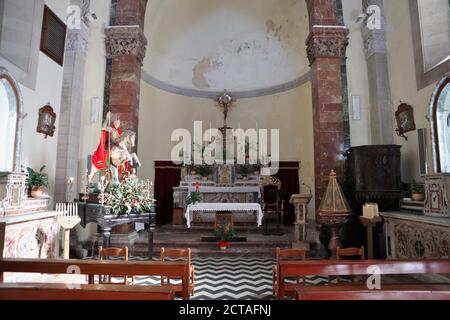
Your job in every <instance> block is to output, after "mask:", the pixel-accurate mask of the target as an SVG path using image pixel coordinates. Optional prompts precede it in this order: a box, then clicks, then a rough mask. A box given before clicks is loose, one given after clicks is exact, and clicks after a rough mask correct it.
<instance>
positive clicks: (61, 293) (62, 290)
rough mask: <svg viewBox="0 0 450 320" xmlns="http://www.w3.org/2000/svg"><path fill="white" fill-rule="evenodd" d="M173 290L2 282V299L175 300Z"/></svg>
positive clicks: (0, 294)
mask: <svg viewBox="0 0 450 320" xmlns="http://www.w3.org/2000/svg"><path fill="white" fill-rule="evenodd" d="M174 298H175V293H174V290H173V288H170V287H155V286H124V285H111V284H107V285H105V284H82V285H70V286H69V285H67V284H62V283H2V284H0V300H173V299H174Z"/></svg>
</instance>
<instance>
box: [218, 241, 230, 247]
mask: <svg viewBox="0 0 450 320" xmlns="http://www.w3.org/2000/svg"><path fill="white" fill-rule="evenodd" d="M229 246H230V243H229V242H228V241H224V240H221V241H219V247H220V248H221V247H226V248H228V247H229Z"/></svg>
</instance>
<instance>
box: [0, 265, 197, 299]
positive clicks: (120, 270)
mask: <svg viewBox="0 0 450 320" xmlns="http://www.w3.org/2000/svg"><path fill="white" fill-rule="evenodd" d="M71 270H77V271H78V272H77V273H78V274H81V275H88V276H89V284H94V276H95V275H99V274H107V275H108V274H113V275H115V276H125V275H128V276H166V277H174V278H175V277H177V278H181V279H182V284H181V285H182V297H183V299H185V300H188V299H189V266H188V264H187V263H186V262H181V261H180V262H161V261H133V262H129V261H111V260H103V261H101V260H50V259H48V260H42V259H0V280H2V279H3V273H4V272H17V273H44V274H68V273H69V274H70V273H72V272H70V271H71ZM1 282H3V281H1Z"/></svg>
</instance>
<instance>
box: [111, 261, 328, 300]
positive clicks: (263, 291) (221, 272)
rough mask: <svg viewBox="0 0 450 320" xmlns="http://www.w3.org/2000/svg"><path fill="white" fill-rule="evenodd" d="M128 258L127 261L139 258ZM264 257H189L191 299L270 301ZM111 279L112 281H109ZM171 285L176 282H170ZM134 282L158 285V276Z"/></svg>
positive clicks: (269, 270) (314, 279) (268, 264)
mask: <svg viewBox="0 0 450 320" xmlns="http://www.w3.org/2000/svg"><path fill="white" fill-rule="evenodd" d="M140 259H141V258H139V257H136V258H131V259H130V260H140ZM274 263H275V260H274V259H273V258H264V257H227V258H224V257H201V258H199V257H198V258H193V259H192V264H193V265H194V266H195V295H194V296H193V297H192V299H193V300H271V299H274V298H275V297H274V296H273V294H272V266H273V265H274ZM113 281H114V280H113ZM326 282H327V279H326V278H323V277H309V278H308V279H307V283H308V284H324V283H326ZM173 283H174V284H178V283H180V282H179V281H178V282H177V281H173ZM136 284H137V285H158V284H160V278H159V277H137V278H136Z"/></svg>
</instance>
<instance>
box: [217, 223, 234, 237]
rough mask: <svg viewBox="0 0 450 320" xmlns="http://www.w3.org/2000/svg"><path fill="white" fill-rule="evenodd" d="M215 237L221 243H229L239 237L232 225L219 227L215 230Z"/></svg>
mask: <svg viewBox="0 0 450 320" xmlns="http://www.w3.org/2000/svg"><path fill="white" fill-rule="evenodd" d="M214 236H215V237H217V238H219V239H220V240H221V241H229V240H230V239H233V238H235V237H236V236H237V234H236V231H234V229H233V228H232V226H231V224H227V225H225V226H219V227H218V228H216V229H215V230H214Z"/></svg>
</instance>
